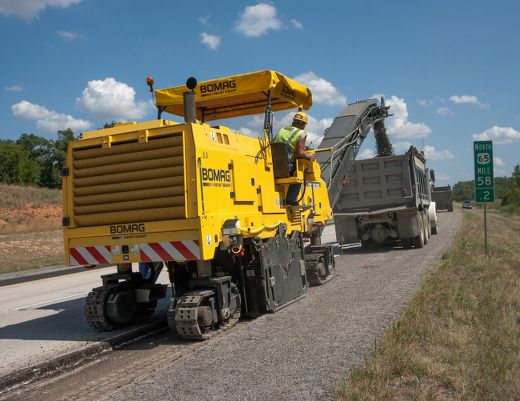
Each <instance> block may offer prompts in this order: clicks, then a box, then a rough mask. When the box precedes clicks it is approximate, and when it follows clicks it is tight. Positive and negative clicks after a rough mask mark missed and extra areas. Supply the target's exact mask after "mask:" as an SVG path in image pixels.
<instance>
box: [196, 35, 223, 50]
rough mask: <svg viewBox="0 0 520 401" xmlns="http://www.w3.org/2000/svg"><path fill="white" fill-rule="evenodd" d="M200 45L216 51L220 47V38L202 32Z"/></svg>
mask: <svg viewBox="0 0 520 401" xmlns="http://www.w3.org/2000/svg"><path fill="white" fill-rule="evenodd" d="M200 43H202V44H204V45H206V46H208V47H209V48H210V49H213V50H214V49H216V48H217V47H219V46H220V37H218V36H215V35H210V34H209V33H206V32H202V33H201V34H200Z"/></svg>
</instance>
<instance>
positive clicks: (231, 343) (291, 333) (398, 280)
mask: <svg viewBox="0 0 520 401" xmlns="http://www.w3.org/2000/svg"><path fill="white" fill-rule="evenodd" d="M439 219H440V229H439V235H435V236H432V238H431V239H430V242H429V243H428V245H426V246H425V247H424V248H423V249H411V250H404V249H397V248H395V249H386V250H379V251H377V252H373V253H369V254H367V253H364V252H362V251H360V250H358V251H357V252H356V251H354V252H352V253H349V254H346V255H343V256H342V257H340V258H337V259H338V260H337V274H336V277H335V278H334V280H332V281H331V282H330V283H328V284H327V285H325V286H323V287H320V288H317V289H315V290H311V291H310V293H309V294H308V296H307V297H306V298H304V299H302V300H301V301H300V302H297V303H295V304H293V305H291V306H289V307H287V308H285V309H283V310H281V311H279V312H277V313H275V314H269V315H264V316H262V317H260V318H258V319H257V320H256V321H255V322H254V323H253V324H250V325H248V326H247V327H245V328H243V329H242V330H239V331H236V332H232V333H230V334H229V335H228V336H226V337H225V338H224V339H222V340H221V341H220V342H216V343H214V344H211V345H210V346H208V347H204V348H202V349H199V350H197V351H196V352H194V353H192V354H190V355H189V356H187V357H185V358H183V359H182V360H180V361H177V362H175V363H172V364H171V365H169V366H166V367H164V368H163V369H162V370H161V371H159V372H156V373H154V374H152V375H149V376H148V377H146V378H144V379H142V380H141V381H138V382H135V383H133V384H131V385H129V386H127V387H126V388H123V389H121V390H120V391H118V392H116V393H114V394H111V395H109V396H107V397H106V400H121V401H123V400H142V401H147V400H150V401H152V400H153V401H156V400H327V399H335V395H336V386H337V383H338V382H339V381H340V380H342V379H343V378H345V376H346V375H348V373H349V372H350V371H351V370H352V368H353V367H354V366H356V365H359V364H360V363H362V362H363V358H364V357H365V356H366V355H368V354H369V353H370V351H371V350H372V349H373V346H374V340H375V339H378V338H380V337H381V336H382V334H383V331H384V329H385V328H386V327H388V326H389V325H391V324H392V323H393V322H395V321H396V320H397V319H398V316H399V312H400V310H401V309H402V308H403V307H404V306H405V305H406V303H407V302H408V301H409V300H410V299H411V298H412V297H413V295H414V293H415V292H416V291H417V290H418V289H419V288H420V284H421V282H422V280H423V279H424V277H425V275H426V274H427V273H428V272H430V271H431V270H432V269H433V268H434V267H435V266H436V265H437V263H438V261H439V259H440V258H441V256H442V253H443V251H444V249H445V248H446V247H447V246H448V245H449V244H450V242H451V240H452V238H453V234H454V233H455V231H456V229H457V228H458V226H459V223H460V214H459V213H458V212H456V213H442V214H440V215H439Z"/></svg>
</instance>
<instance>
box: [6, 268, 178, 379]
mask: <svg viewBox="0 0 520 401" xmlns="http://www.w3.org/2000/svg"><path fill="white" fill-rule="evenodd" d="M113 271H115V267H109V268H103V269H95V270H83V271H81V272H77V273H74V274H67V275H62V276H59V277H49V278H44V279H38V280H33V281H28V282H24V283H19V284H12V285H5V286H1V287H0V350H2V357H1V358H0V377H1V376H4V375H6V374H9V373H12V372H15V371H17V370H19V369H23V368H27V367H32V366H34V365H37V364H40V363H43V362H46V361H48V360H49V359H52V358H56V357H58V356H60V355H64V354H67V353H69V352H72V351H78V350H81V349H83V348H86V347H87V346H90V345H92V344H93V343H100V342H105V341H107V340H108V339H109V338H112V337H114V336H115V335H118V334H121V333H123V332H124V331H125V330H117V331H114V332H110V333H99V332H97V331H95V330H94V329H92V328H91V327H90V326H88V325H87V323H86V321H85V319H84V318H83V306H84V302H85V297H86V295H87V294H88V292H89V291H90V290H91V289H92V288H93V287H98V286H100V285H101V278H100V276H101V275H102V274H108V273H111V272H113ZM161 281H163V282H166V283H167V282H168V279H167V274H166V273H164V272H163V273H162V276H161Z"/></svg>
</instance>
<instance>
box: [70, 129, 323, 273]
mask: <svg viewBox="0 0 520 401" xmlns="http://www.w3.org/2000/svg"><path fill="white" fill-rule="evenodd" d="M116 128H117V129H116V130H114V128H110V129H107V130H99V131H93V132H94V133H95V134H89V135H86V136H85V135H84V138H85V139H83V140H80V141H75V142H73V143H71V144H70V146H69V149H68V153H67V167H68V168H69V171H70V172H71V174H69V175H68V176H67V177H64V178H63V212H64V216H67V217H70V221H71V224H70V225H69V226H68V227H64V239H65V258H66V263H67V264H68V263H69V256H70V254H69V248H73V247H86V246H96V245H104V246H114V245H120V246H121V245H129V246H132V245H135V244H140V243H151V242H166V241H179V240H197V241H198V242H199V245H200V255H201V259H203V260H209V259H212V258H213V257H214V254H215V250H216V249H217V247H218V246H219V243H220V241H221V240H222V237H223V234H222V227H223V224H224V222H225V221H226V220H229V219H237V220H238V221H239V222H240V229H239V230H240V233H241V234H242V235H243V236H244V237H246V238H247V237H260V238H269V237H272V236H274V235H275V234H276V230H277V228H278V226H279V224H281V223H284V224H286V225H287V231H288V233H289V234H290V233H291V232H293V231H295V230H298V231H303V232H306V231H310V230H311V229H312V224H313V223H324V222H325V221H326V220H328V219H330V218H331V217H332V210H331V208H330V205H329V199H328V193H327V189H326V185H325V183H324V181H323V180H322V179H321V177H320V168H319V165H318V164H317V163H316V162H309V161H306V160H297V165H296V174H295V176H294V177H291V178H288V179H278V180H275V179H274V174H273V167H272V157H271V152H270V151H269V148H266V147H265V146H263V145H265V140H266V139H265V138H264V140H262V139H260V138H251V137H248V136H244V135H241V134H240V133H238V132H234V131H231V130H230V129H228V128H225V127H211V126H209V125H207V124H201V123H183V124H177V123H173V122H170V121H165V120H158V121H156V122H154V124H151V122H149V123H138V124H132V125H129V126H128V127H127V129H129V130H130V132H125V131H124V130H123V128H124V126H120V127H116ZM172 132H176V133H180V132H182V134H183V136H184V185H185V210H186V214H185V218H184V219H177V220H165V221H149V222H147V221H144V222H140V223H144V227H145V231H144V232H143V233H139V234H138V235H135V234H132V235H126V236H119V237H117V238H116V239H115V237H113V236H112V235H110V227H109V226H107V225H105V226H91V227H78V226H76V225H75V224H74V216H73V210H74V209H73V202H74V197H73V189H74V188H73V186H74V182H73V181H74V180H73V178H72V177H73V165H72V162H71V161H72V151H73V149H76V148H81V147H91V146H93V145H97V146H99V144H102V146H103V147H105V146H108V147H109V146H111V145H112V144H113V143H115V142H119V141H123V142H124V141H129V140H134V141H135V140H136V138H138V140H139V142H142V143H143V142H146V141H148V140H149V139H150V138H154V137H159V136H161V135H165V134H168V133H172ZM295 183H300V184H306V187H305V188H306V189H305V193H303V192H301V193H300V195H299V197H301V198H302V199H301V201H300V204H299V205H298V206H296V207H293V206H291V207H290V206H285V205H284V201H283V200H284V199H285V196H286V193H287V190H288V188H289V186H290V185H291V184H295ZM302 187H303V185H302ZM129 213H130V212H129ZM112 261H113V263H123V262H137V261H139V254H138V253H137V254H133V255H130V259H125V260H123V259H122V255H120V256H113V260H112Z"/></svg>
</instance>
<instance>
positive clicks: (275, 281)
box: [62, 70, 388, 339]
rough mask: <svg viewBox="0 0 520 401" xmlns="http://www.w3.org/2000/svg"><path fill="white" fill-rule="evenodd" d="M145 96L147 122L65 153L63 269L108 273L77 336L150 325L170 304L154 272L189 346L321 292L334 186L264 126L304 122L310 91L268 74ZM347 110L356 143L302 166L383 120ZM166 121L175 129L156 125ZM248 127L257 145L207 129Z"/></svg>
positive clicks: (88, 139) (328, 261)
mask: <svg viewBox="0 0 520 401" xmlns="http://www.w3.org/2000/svg"><path fill="white" fill-rule="evenodd" d="M148 84H149V86H150V90H151V91H152V93H153V94H154V100H155V105H156V107H157V119H155V120H153V121H148V122H141V123H135V122H132V123H125V124H116V125H115V126H114V127H110V128H105V129H100V130H95V131H89V132H84V133H82V135H81V139H79V140H77V141H74V142H71V143H70V144H69V147H68V151H67V159H66V166H65V168H64V170H63V174H62V175H63V178H62V185H63V202H64V204H63V213H64V217H63V226H64V245H65V259H66V264H67V265H70V266H73V265H106V264H113V265H116V266H117V271H116V272H115V273H111V274H107V275H104V276H102V285H101V286H99V287H96V288H94V289H93V290H92V291H91V292H90V293H89V295H88V296H87V298H86V304H85V308H84V310H85V316H86V319H87V322H88V323H89V324H90V325H91V326H92V327H94V328H95V329H98V330H112V329H116V328H118V327H121V326H123V325H128V324H132V323H134V322H136V321H141V320H143V319H146V318H148V317H149V316H150V315H151V314H152V313H153V312H154V310H155V308H156V305H157V302H158V300H160V299H162V298H164V297H166V296H167V293H168V291H167V287H168V286H167V285H164V284H159V283H157V278H158V276H159V273H160V271H161V269H162V268H164V267H166V269H167V271H168V276H169V280H170V285H171V287H170V288H171V291H170V306H169V308H168V312H167V319H168V324H169V326H170V327H171V329H172V330H174V331H176V332H177V333H178V334H179V335H180V336H181V337H183V338H187V339H206V338H208V337H209V336H211V335H212V333H215V332H217V331H218V330H220V329H222V328H223V327H229V325H232V324H234V323H236V321H237V319H238V318H239V317H240V316H249V317H254V316H258V315H260V314H263V313H267V312H274V311H276V310H278V309H279V308H281V307H283V306H284V305H287V304H288V303H290V302H292V301H294V300H295V299H298V298H299V297H302V296H304V295H305V293H306V290H307V288H308V286H309V285H320V284H322V283H324V282H326V281H327V280H329V279H330V278H331V277H332V274H333V270H334V249H333V247H332V246H331V245H321V232H322V230H323V227H324V225H325V223H326V222H327V221H328V220H330V219H331V218H332V207H331V203H330V196H329V193H330V191H331V186H334V187H338V183H339V185H340V184H341V179H342V177H340V175H339V174H337V173H333V174H328V175H327V177H328V180H327V182H326V181H324V180H323V178H322V174H321V166H322V165H321V164H320V163H318V162H316V161H310V160H300V159H297V160H295V161H294V163H293V162H292V161H291V159H290V157H289V152H288V148H287V145H286V144H284V143H274V142H273V141H272V138H273V133H272V121H273V112H275V111H280V110H287V109H292V108H294V109H304V110H305V109H308V108H310V107H311V105H312V93H311V91H310V90H309V89H308V88H307V87H306V86H304V85H302V84H300V83H298V82H296V81H294V80H292V79H290V78H288V77H286V76H284V75H283V74H281V73H278V72H275V71H270V70H266V71H259V72H254V73H248V74H241V75H235V76H229V77H224V78H218V79H213V80H209V81H204V82H200V83H197V81H196V80H195V79H194V78H190V79H188V80H187V82H186V85H180V86H176V87H171V88H166V89H158V90H154V89H153V85H154V83H153V79H152V78H149V79H148ZM354 108H356V110H361V111H363V113H364V114H363V113H361V114H359V115H358V116H357V119H355V122H354V124H353V125H352V127H353V128H354V131H351V130H350V129H349V130H337V135H338V138H337V139H336V145H338V146H335V145H334V143H331V146H329V147H328V148H327V149H317V150H314V151H313V150H311V151H309V152H314V153H316V154H317V155H318V154H320V153H323V154H325V153H327V154H332V153H334V152H335V150H336V151H339V153H338V154H337V156H336V161H339V162H341V161H342V160H344V159H345V155H347V158H350V157H351V155H352V152H347V153H344V152H345V150H346V147H345V141H344V140H343V139H344V138H347V139H348V138H350V139H352V138H356V137H358V136H359V135H364V136H366V133H367V132H368V130H369V129H370V127H371V124H373V123H374V122H377V121H382V120H383V119H384V118H385V117H386V116H387V115H388V108H386V107H382V106H380V105H378V104H377V102H376V101H375V100H372V101H370V102H365V103H364V104H363V105H362V106H361V107H357V106H354ZM347 109H349V107H348V106H347V108H346V110H347ZM165 112H166V113H171V114H174V115H178V116H183V117H184V121H182V122H175V121H170V120H167V119H163V117H162V115H163V113H165ZM259 113H263V114H264V129H263V135H262V136H260V137H258V138H253V137H249V136H246V135H242V134H240V133H239V132H237V131H234V130H232V129H230V128H227V127H225V126H222V125H210V124H209V123H208V122H209V121H214V120H221V119H224V118H230V117H238V116H245V115H252V114H259ZM347 114H348V112H347ZM341 121H343V116H342V115H340V116H338V117H337V118H336V119H335V121H334V123H333V126H335V127H336V128H338V127H341V126H342V123H341ZM360 127H361V128H362V129H361V128H360ZM340 131H343V133H340ZM335 132H336V131H335ZM340 135H341V138H340ZM333 142H334V141H333ZM347 142H350V141H347ZM349 146H350V145H349ZM327 160H328V158H327ZM325 164H326V163H325ZM325 168H328V169H329V170H330V165H325ZM336 192H337V191H336ZM132 264H134V267H133V266H132ZM135 264H139V270H140V271H135Z"/></svg>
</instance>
